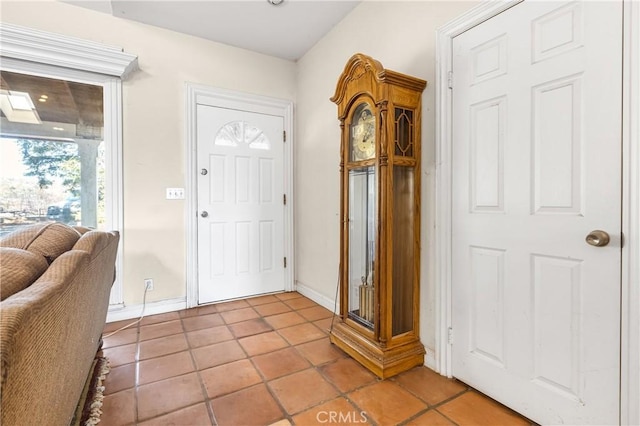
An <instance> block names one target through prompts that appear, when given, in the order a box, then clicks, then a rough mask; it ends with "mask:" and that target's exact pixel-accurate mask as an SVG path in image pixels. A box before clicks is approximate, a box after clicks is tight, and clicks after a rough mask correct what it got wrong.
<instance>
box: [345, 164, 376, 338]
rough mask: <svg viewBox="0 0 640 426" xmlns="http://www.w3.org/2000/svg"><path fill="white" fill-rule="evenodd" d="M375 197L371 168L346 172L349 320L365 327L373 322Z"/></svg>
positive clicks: (371, 326)
mask: <svg viewBox="0 0 640 426" xmlns="http://www.w3.org/2000/svg"><path fill="white" fill-rule="evenodd" d="M376 194H377V184H376V178H375V168H374V167H373V166H369V167H364V168H360V169H355V170H350V171H349V195H348V196H349V237H348V238H349V317H350V318H351V319H353V320H354V321H356V322H358V323H360V324H362V325H364V326H365V327H368V328H373V323H374V291H375V290H374V289H375V281H374V273H373V272H374V265H375V255H376V249H375V214H376Z"/></svg>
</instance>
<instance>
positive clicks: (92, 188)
mask: <svg viewBox="0 0 640 426" xmlns="http://www.w3.org/2000/svg"><path fill="white" fill-rule="evenodd" d="M0 56H1V57H2V62H1V63H2V66H1V69H0V72H1V73H2V77H3V80H2V82H1V84H2V87H1V90H3V92H2V95H3V96H0V98H1V99H0V103H1V106H2V107H3V108H2V117H0V119H2V129H1V132H0V150H2V149H4V150H6V151H11V150H12V152H13V154H12V155H13V159H12V160H6V159H5V156H4V155H2V154H3V153H2V152H0V155H1V158H2V164H1V166H2V170H3V173H6V174H7V175H9V174H13V175H14V176H20V175H22V177H24V175H25V174H27V177H31V178H36V183H37V189H36V190H33V188H31V189H30V190H29V191H25V192H27V194H26V195H25V201H24V202H22V201H21V203H20V204H19V206H18V207H17V208H15V209H14V208H13V207H9V209H14V210H18V211H22V214H23V219H21V220H35V219H36V218H37V219H38V220H39V219H40V218H42V215H45V216H46V217H47V218H50V219H54V218H58V219H60V220H62V221H68V223H81V224H83V225H90V226H93V224H94V223H95V226H96V227H98V228H101V227H102V228H105V229H113V230H118V231H122V215H123V212H122V176H121V174H122V161H121V152H122V150H121V144H122V130H121V110H122V109H121V103H122V79H123V78H124V77H125V76H126V75H128V74H129V72H131V71H133V70H134V69H136V68H137V57H136V56H135V55H131V54H129V53H125V52H123V51H122V49H121V48H119V47H114V46H107V45H103V44H100V43H95V42H91V41H86V40H82V39H77V38H72V37H67V36H63V35H59V34H54V33H46V32H42V31H37V30H32V29H29V28H25V27H21V26H18V25H12V24H7V23H0ZM5 76H6V77H7V80H6V81H5V80H4V77H5ZM12 77H13V78H14V79H15V80H20V79H22V80H30V81H31V82H32V83H33V84H37V83H45V84H46V85H48V86H47V87H51V88H53V87H59V88H61V90H63V91H67V92H68V93H67V95H68V96H67V98H66V99H67V100H68V101H69V102H71V101H72V103H75V107H74V105H73V104H70V105H60V104H59V108H60V110H59V111H46V108H45V106H44V105H46V104H48V105H54V99H55V96H52V94H51V93H53V92H51V93H47V92H45V91H37V90H34V89H33V88H31V89H30V88H29V85H24V86H23V85H21V84H17V83H16V81H12V80H11V79H12ZM32 90H33V91H32ZM82 91H85V92H87V93H84V94H80V92H82ZM61 95H64V94H63V93H61ZM63 97H64V96H63ZM74 109H76V110H77V111H78V115H77V116H76V118H75V119H74V120H72V119H70V118H68V116H70V115H71V113H72V110H74ZM45 111H46V112H45ZM86 111H92V113H91V114H88V113H87V112H86ZM100 112H101V113H102V119H99V118H97V117H99V116H100ZM54 113H57V114H59V115H57V116H56V115H55V114H54ZM85 113H87V114H88V115H86V116H85ZM9 118H11V119H12V120H10V119H9ZM20 119H21V120H22V122H20V121H19V120H20ZM65 120H66V121H69V122H68V123H66V122H65ZM101 120H102V121H101ZM54 123H61V125H55V124H54ZM5 124H6V127H5ZM45 124H48V125H49V126H50V128H49V129H46V131H45V130H44V127H42V126H43V125H45ZM71 126H72V127H73V133H71V132H72V130H71ZM45 127H46V126H45ZM54 127H58V128H57V129H56V128H54ZM60 129H62V130H60ZM5 139H6V140H5ZM25 141H28V142H25ZM5 144H6V145H5ZM41 151H48V152H49V153H55V154H56V155H51V158H49V159H46V158H44V157H46V155H43V154H41ZM25 153H26V154H25ZM38 155H41V156H42V157H43V158H40V159H38V158H37V157H38ZM7 161H8V162H9V163H8V164H9V165H8V166H7V167H8V168H10V169H12V170H10V171H6V172H5V171H4V170H5V163H6V162H7ZM25 162H26V164H25ZM46 164H49V165H47V166H45V165H46ZM49 166H51V168H49ZM43 168H44V169H45V170H43ZM89 172H90V173H89ZM30 174H32V175H33V176H29V175H30ZM65 180H68V181H69V182H66V183H65ZM74 181H75V183H74ZM28 184H29V183H28V179H27V182H25V185H28ZM31 184H33V180H32V181H31ZM41 184H42V185H41ZM40 186H42V187H43V188H44V187H47V188H48V190H51V191H52V192H51V193H49V194H48V195H46V194H38V192H39V191H40ZM52 188H53V190H52ZM56 191H57V192H56ZM13 202H15V200H14V201H13ZM3 208H4V207H3ZM18 214H20V213H18ZM2 215H4V216H7V218H6V219H11V220H14V221H15V218H14V217H13V216H15V214H14V213H12V212H5V213H2ZM9 216H11V218H9ZM27 216H29V217H27ZM4 220H5V217H2V221H4ZM2 225H4V224H2ZM122 237H123V235H121V240H120V241H121V242H122ZM122 257H123V256H122V250H118V258H117V260H116V268H117V269H118V270H120V271H122V270H123V261H122ZM122 301H123V297H122V274H117V275H116V281H115V282H114V284H113V287H112V292H111V300H110V303H111V304H112V305H118V304H122Z"/></svg>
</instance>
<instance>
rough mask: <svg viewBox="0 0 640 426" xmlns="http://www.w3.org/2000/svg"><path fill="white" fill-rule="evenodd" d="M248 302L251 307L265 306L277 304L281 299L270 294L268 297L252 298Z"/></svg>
mask: <svg viewBox="0 0 640 426" xmlns="http://www.w3.org/2000/svg"><path fill="white" fill-rule="evenodd" d="M246 300H247V303H248V304H250V305H251V306H257V305H264V304H266V303H273V302H277V301H278V300H279V299H278V298H277V297H276V296H274V295H273V294H268V295H266V296H258V297H250V298H248V299H246Z"/></svg>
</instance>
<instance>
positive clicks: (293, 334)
mask: <svg viewBox="0 0 640 426" xmlns="http://www.w3.org/2000/svg"><path fill="white" fill-rule="evenodd" d="M278 333H280V335H281V336H282V337H284V338H285V339H286V340H287V342H289V344H291V345H298V344H301V343H306V342H310V341H312V340H318V339H326V340H329V338H328V337H327V335H326V334H325V333H323V332H322V331H321V330H320V329H319V328H318V327H316V326H315V325H313V324H311V323H310V322H305V323H304V324H298V325H294V326H292V327H287V328H281V329H279V330H278Z"/></svg>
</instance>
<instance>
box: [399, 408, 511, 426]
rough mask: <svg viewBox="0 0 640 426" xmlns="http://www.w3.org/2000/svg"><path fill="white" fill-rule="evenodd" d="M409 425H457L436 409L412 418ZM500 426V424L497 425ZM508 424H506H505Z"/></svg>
mask: <svg viewBox="0 0 640 426" xmlns="http://www.w3.org/2000/svg"><path fill="white" fill-rule="evenodd" d="M406 425H407V426H427V425H428V426H455V423H452V422H451V421H449V420H448V419H447V418H446V417H444V416H443V415H442V414H440V413H438V412H437V411H435V410H429V411H427V412H426V413H424V414H422V415H420V416H418V417H416V418H415V419H413V420H410V421H409V422H407V423H406ZM496 426H498V425H496ZM505 426H506V425H505Z"/></svg>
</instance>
